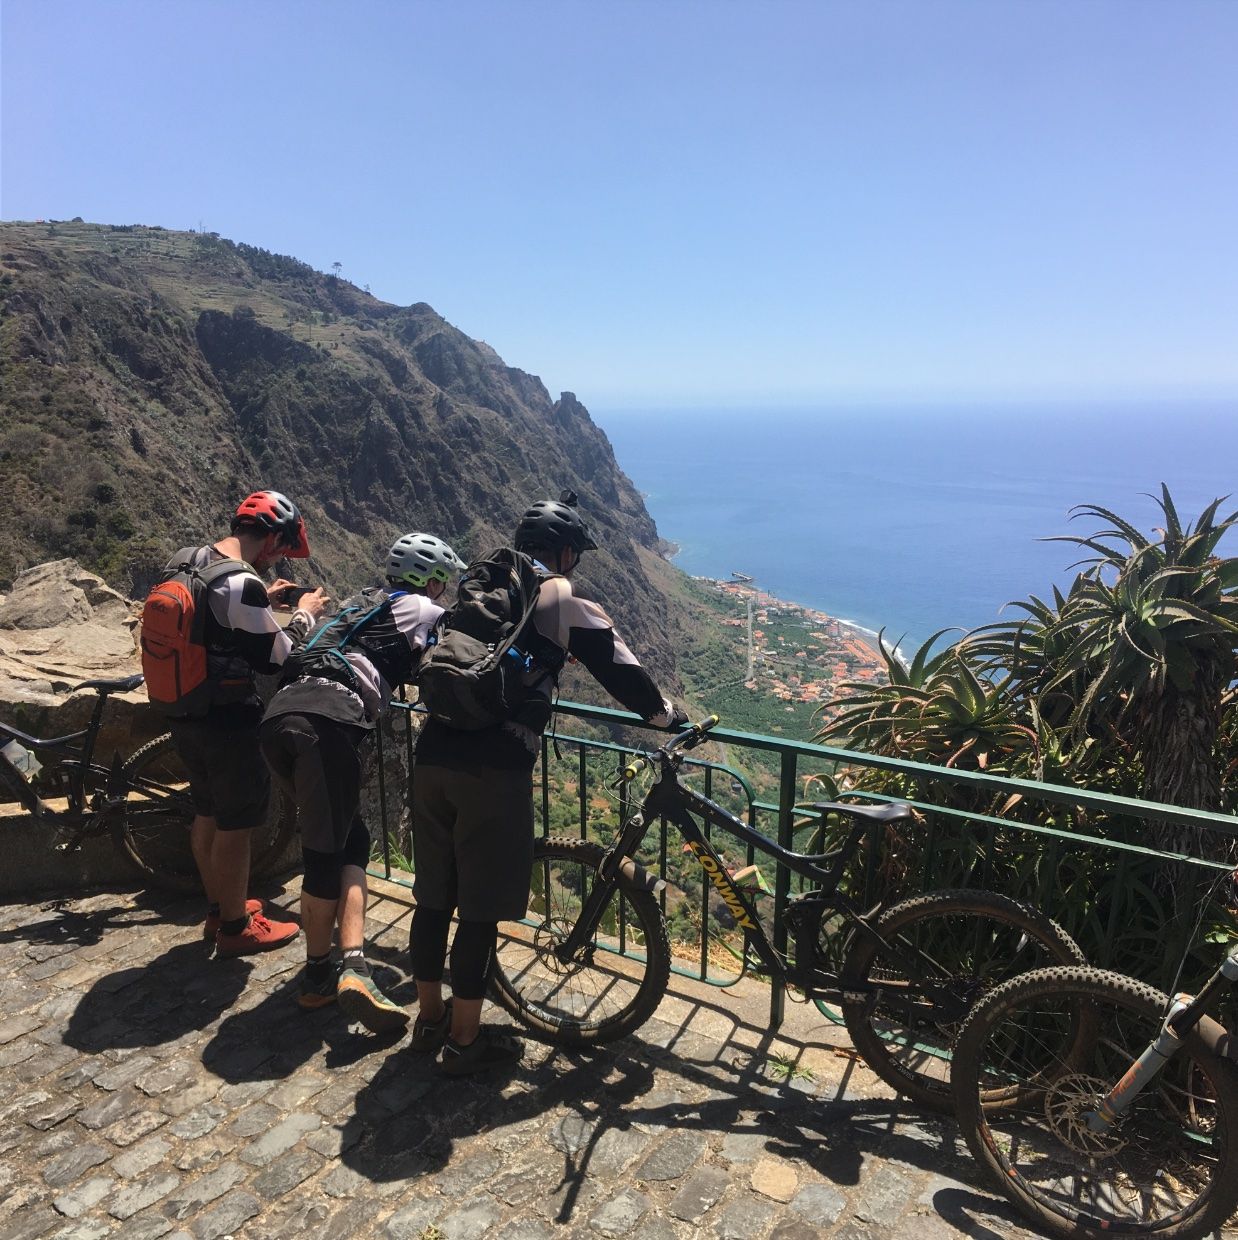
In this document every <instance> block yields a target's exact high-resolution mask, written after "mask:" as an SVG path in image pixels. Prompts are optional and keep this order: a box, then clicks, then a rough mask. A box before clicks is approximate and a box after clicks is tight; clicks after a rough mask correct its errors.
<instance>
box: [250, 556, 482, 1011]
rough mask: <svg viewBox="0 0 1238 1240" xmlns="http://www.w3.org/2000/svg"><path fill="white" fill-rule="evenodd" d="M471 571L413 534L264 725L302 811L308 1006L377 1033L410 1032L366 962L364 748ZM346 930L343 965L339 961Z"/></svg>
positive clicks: (289, 680) (309, 644) (272, 756)
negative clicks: (451, 589)
mask: <svg viewBox="0 0 1238 1240" xmlns="http://www.w3.org/2000/svg"><path fill="white" fill-rule="evenodd" d="M463 567H464V564H463V562H462V561H461V560H460V558H459V557H458V556H457V555H456V554H455V552H454V551H452V549H451V548H450V547H449V546H448V545H447V544H446V543H445V542H443V541H442V540H441V539H438V538H435V537H433V536H432V535H429V534H406V535H404V537H402V538H399V539H397V540H396V542H395V543H394V544H393V546H392V548H391V551H390V553H389V555H388V557H387V589H386V590H385V591H384V590H364V591H362V592H361V594H360V595H358V596H356V597H355V598H353V599H351V600H349V602H348V603H347V604H345V605H344V607H343V608H342V609H341V610H340V612H339V613H338V614H337V615H335V616H333V617H331V618H329V619H326V620H323V621H322V622H320V623H319V625H318V626H317V627H316V628H315V629H314V630H313V631H312V632H311V633H310V634H309V635H308V637H307V638H306V641H305V644H304V646H303V647H302V648H301V650H299V651H298V652H297V653H295V654H294V655H293V657H292V658H291V659H290V660H289V663H288V666H287V670H286V672H285V676H284V682H283V684H282V686H281V688H280V689H279V691H278V692H277V693H276V694H275V696H274V697H273V698H272V699H271V702H270V705H269V706H268V707H267V711H266V716H265V717H264V719H263V722H262V729H261V743H262V753H263V755H264V757H265V758H266V760H267V763H268V765H269V766H270V768H271V772H272V774H273V775H274V777H275V780H276V782H277V783H278V784H279V786H280V787H281V788H283V789H284V790H285V791H286V792H287V793H288V795H289V796H291V797H292V798H293V799H294V800H295V801H296V806H297V821H298V824H299V826H300V828H301V847H302V853H303V855H304V858H305V878H304V880H303V882H302V885H301V916H302V920H303V922H304V926H305V950H306V962H305V972H304V973H303V975H302V978H301V987H300V995H299V998H298V1002H299V1003H300V1005H301V1006H302V1007H303V1008H310V1009H312V1008H319V1007H323V1006H325V1005H326V1004H329V1003H331V1002H333V1001H336V1000H338V1002H339V1005H340V1007H341V1008H342V1009H343V1011H344V1012H345V1013H346V1014H347V1015H348V1016H349V1017H350V1018H351V1019H353V1020H358V1021H360V1022H361V1023H362V1024H363V1025H365V1026H366V1027H367V1028H368V1029H372V1030H374V1031H375V1032H377V1033H382V1032H386V1031H388V1030H392V1029H397V1028H400V1027H401V1026H403V1025H405V1024H407V1023H408V1013H407V1012H406V1011H405V1010H404V1009H403V1008H402V1007H400V1006H399V1005H398V1004H396V1003H393V1002H392V1001H391V999H389V998H388V997H387V996H386V995H384V994H383V992H382V991H381V990H380V989H379V988H378V985H377V984H376V982H375V981H374V978H373V975H372V974H371V971H370V966H369V963H368V962H367V960H366V958H365V946H364V937H365V906H366V898H367V890H366V878H365V870H366V866H367V865H368V863H369V859H370V834H369V831H368V830H367V829H366V826H365V823H364V822H363V821H362V819H361V812H360V800H361V758H360V754H359V752H358V749H359V747H360V744H361V742H362V741H363V740H364V739H365V737H366V736H367V735H368V734H369V732H370V731H371V730H372V729H373V728H374V726H375V723H376V722H377V721H378V719H379V718H380V716H381V714H382V712H383V710H384V709H385V707H386V705H387V702H388V701H389V700H390V698H391V694H392V692H393V690H394V689H395V688H396V686H398V685H401V684H405V683H407V682H408V681H409V680H411V679H412V675H413V672H414V670H415V669H416V666H417V662H418V659H419V657H420V655H421V652H422V650H423V649H424V648H425V644H426V638H427V636H428V634H429V633H430V630H431V629H432V628H433V627H434V623H435V621H436V620H437V619H438V618H439V616H441V615H442V613H443V608H442V607H440V606H439V604H438V602H437V600H438V599H439V598H440V597H441V596H442V594H443V592H444V590H446V588H447V585H448V584H449V583H450V582H451V581H452V580H454V578H455V576H456V574H457V573H458V572H459V571H460V570H461V569H462V568H463ZM337 925H338V927H339V944H340V952H341V955H342V960H341V967H340V968H339V969H337V967H336V966H335V965H334V964H333V962H332V959H331V937H332V932H333V930H334V929H335V927H336V926H337Z"/></svg>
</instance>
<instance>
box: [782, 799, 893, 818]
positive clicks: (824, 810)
mask: <svg viewBox="0 0 1238 1240" xmlns="http://www.w3.org/2000/svg"><path fill="white" fill-rule="evenodd" d="M796 808H797V809H801V810H804V809H810V810H816V811H817V812H818V813H820V814H832V813H838V814H847V815H848V816H850V817H852V818H864V819H867V820H868V821H869V822H908V821H910V819H911V806H910V805H906V804H904V803H903V802H902V801H889V802H887V803H886V804H885V805H851V804H848V803H846V802H844V801H814V802H813V803H812V804H811V805H797V806H796Z"/></svg>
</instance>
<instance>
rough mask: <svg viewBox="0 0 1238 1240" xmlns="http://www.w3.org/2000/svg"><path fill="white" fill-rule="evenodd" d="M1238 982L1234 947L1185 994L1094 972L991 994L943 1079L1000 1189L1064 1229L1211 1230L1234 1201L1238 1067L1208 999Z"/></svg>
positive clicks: (1041, 1222)
mask: <svg viewBox="0 0 1238 1240" xmlns="http://www.w3.org/2000/svg"><path fill="white" fill-rule="evenodd" d="M1235 980H1238V949H1236V950H1235V951H1234V952H1232V953H1231V954H1230V956H1229V957H1228V958H1227V959H1226V960H1225V961H1224V963H1223V964H1222V965H1221V967H1220V968H1219V969H1217V971H1216V972H1215V973H1214V974H1213V975H1212V977H1211V978H1210V979H1209V980H1208V982H1207V983H1206V984H1205V985H1204V987H1203V989H1202V990H1200V992H1199V994H1198V995H1196V996H1195V997H1194V998H1192V997H1191V996H1190V995H1179V996H1178V997H1177V998H1176V999H1170V998H1169V996H1168V995H1165V994H1162V993H1161V992H1160V991H1159V990H1154V989H1153V988H1152V987H1151V986H1145V985H1144V984H1143V983H1141V982H1137V981H1134V980H1133V979H1131V978H1129V977H1123V976H1122V975H1121V974H1119V973H1110V972H1107V971H1104V970H1101V969H1088V968H1064V969H1052V968H1051V969H1044V970H1037V971H1036V972H1033V973H1029V974H1027V975H1026V976H1024V977H1019V978H1016V979H1014V980H1013V981H1011V982H1009V983H1007V984H1006V985H1004V986H1001V987H1000V988H998V989H997V990H995V991H993V993H992V994H989V995H987V996H986V997H985V998H984V1000H983V1001H982V1002H981V1003H979V1004H977V1006H976V1007H975V1009H974V1010H973V1011H972V1013H971V1016H970V1017H969V1018H968V1020H967V1021H966V1023H965V1024H964V1026H963V1029H962V1030H961V1031H960V1034H959V1040H958V1045H957V1046H956V1048H955V1056H954V1061H953V1065H952V1073H951V1075H952V1080H953V1089H954V1098H955V1105H956V1109H957V1112H958V1118H959V1123H960V1125H961V1127H962V1129H963V1135H964V1137H965V1138H966V1140H967V1145H968V1148H969V1149H970V1150H971V1152H972V1154H973V1155H974V1156H975V1158H976V1161H977V1162H978V1163H979V1165H980V1166H981V1168H982V1169H983V1170H984V1171H985V1173H986V1174H987V1177H988V1179H989V1182H990V1183H991V1185H992V1186H993V1188H994V1189H996V1190H998V1191H999V1192H1002V1193H1004V1194H1005V1195H1006V1196H1007V1197H1008V1198H1009V1199H1010V1200H1011V1201H1012V1202H1014V1204H1015V1205H1016V1206H1018V1208H1019V1209H1020V1210H1021V1211H1022V1212H1023V1213H1024V1214H1025V1215H1026V1216H1027V1217H1028V1218H1029V1219H1031V1220H1032V1221H1034V1222H1035V1223H1036V1224H1037V1225H1038V1226H1040V1227H1043V1228H1044V1229H1045V1230H1047V1231H1049V1232H1050V1233H1052V1234H1053V1235H1057V1236H1064V1237H1065V1236H1069V1237H1072V1238H1077V1237H1101V1236H1105V1237H1113V1236H1142V1237H1153V1236H1155V1237H1174V1240H1186V1238H1189V1237H1193V1236H1201V1235H1205V1234H1208V1233H1211V1232H1213V1231H1216V1230H1218V1229H1220V1228H1221V1226H1222V1225H1223V1224H1224V1223H1225V1221H1226V1220H1227V1219H1228V1218H1229V1217H1230V1216H1231V1215H1232V1214H1233V1213H1234V1209H1235V1207H1236V1206H1238V1066H1236V1065H1235V1064H1234V1063H1233V1062H1232V1056H1233V1055H1234V1054H1235V1046H1234V1042H1233V1041H1232V1040H1231V1038H1230V1035H1229V1034H1228V1033H1227V1032H1226V1031H1225V1029H1224V1027H1223V1026H1221V1025H1220V1024H1218V1023H1217V1022H1216V1021H1215V1020H1213V1019H1211V1018H1210V1017H1208V1016H1206V1015H1205V1010H1206V1009H1207V1008H1208V1007H1209V1006H1210V1005H1211V1004H1212V1003H1213V1002H1214V1001H1215V1000H1216V999H1217V998H1218V997H1219V996H1220V995H1221V993H1222V992H1223V991H1224V990H1226V989H1227V988H1228V987H1230V986H1232V985H1233V984H1234V982H1235Z"/></svg>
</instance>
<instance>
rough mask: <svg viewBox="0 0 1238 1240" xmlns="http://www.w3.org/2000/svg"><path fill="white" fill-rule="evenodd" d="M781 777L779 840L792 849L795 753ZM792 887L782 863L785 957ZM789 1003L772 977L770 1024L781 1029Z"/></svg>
mask: <svg viewBox="0 0 1238 1240" xmlns="http://www.w3.org/2000/svg"><path fill="white" fill-rule="evenodd" d="M781 759H782V760H781V764H780V772H781V773H780V777H779V780H778V843H779V844H781V845H782V847H783V848H790V847H791V844H792V837H793V835H794V826H795V766H796V759H795V754H794V753H793V752H791V751H789V750H785V749H784V750H783V751H782V756H781ZM790 890H791V871H790V870H788V869H787V867H786V866H785V865H780V866H778V868H777V869H776V870H775V871H774V949H775V950H776V951H777V952H778V954H779V955H780V956H781V957H782V958H783V959H784V960H785V959H786V958H787V923H786V921H785V920H784V916H785V914H786V911H787V895H788V893H789V892H790ZM785 1004H786V991H785V989H784V987H782V986H780V985H778V983H777V982H776V981H773V980H772V979H771V985H770V992H769V1027H770V1028H771V1029H778V1028H780V1027H781V1026H782V1015H783V1010H784V1005H785Z"/></svg>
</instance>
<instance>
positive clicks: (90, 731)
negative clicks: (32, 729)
mask: <svg viewBox="0 0 1238 1240" xmlns="http://www.w3.org/2000/svg"><path fill="white" fill-rule="evenodd" d="M106 705H107V695H106V694H103V693H101V694H99V697H98V700H97V701H96V702H95V707H94V710H93V711H92V712H91V715H90V722H89V723H88V724H87V725H86V729H85V731H83V732H71V733H70V734H69V735H68V736H53V737H48V738H47V739H43V738H41V737H38V736H31V735H29V734H28V733H26V732H22V731H21V730H20V729H18V728H14V727H11V726H10V725H9V724H7V723H0V742H3V743H7V742H8V741H9V740H16V741H17V742H18V743H19V744H22V745H25V746H27V747H29V748H30V749H33V750H35V751H37V752H48V753H54V754H55V755H56V756H57V759H58V761H57V765H58V766H60V767H62V768H64V770H65V771H67V772H68V775H69V789H68V801H69V808H68V809H67V810H66V811H65V813H64V814H63V815H57V817H77V816H80V815H81V814H82V813H83V811H84V810H85V807H86V792H87V781H88V780H89V781H90V784H91V786H94V785H96V784H97V785H98V786H99V787H106V785H107V781H108V779H109V778H110V775H111V772H110V771H109V770H108V768H106V767H101V766H92V765H91V759H92V758H93V757H94V752H95V740H96V738H97V737H98V735H99V725H100V724H101V723H102V721H103V711H104V708H105V707H106ZM79 742H83V743H82V744H81V747H80V748H78V747H77V746H78V743H79ZM0 761H3V762H4V763H5V764H6V766H8V767H9V769H10V771H11V773H12V779H11V780H10V781H9V782H10V783H11V784H12V787H13V792H14V793H16V795H17V798H18V800H19V801H20V802H21V803H22V805H23V806H24V807H25V809H27V810H28V811H29V812H30V813H31V814H33V815H34V816H35V817H36V818H42V817H45V816H46V810H45V807H44V805H43V802H42V801H41V800H40V799H39V795H38V793H37V792H36V791H35V790H34V787H33V786H32V785H31V784H30V782H29V781H28V780H27V779H26V778H25V777H24V776H23V775H22V773H21V772H20V771H19V770H17V769H16V768H15V767H13V765H12V763H10V762H9V761H8V759H7V758H2V757H0ZM92 777H93V778H92Z"/></svg>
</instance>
